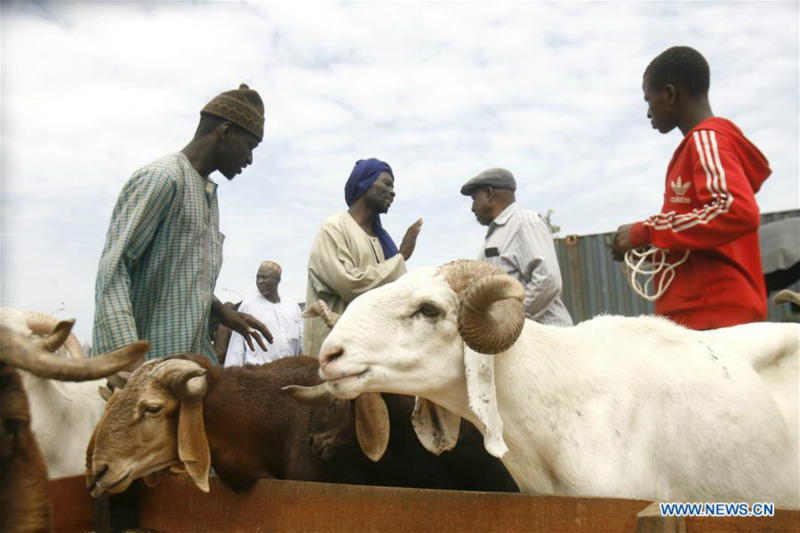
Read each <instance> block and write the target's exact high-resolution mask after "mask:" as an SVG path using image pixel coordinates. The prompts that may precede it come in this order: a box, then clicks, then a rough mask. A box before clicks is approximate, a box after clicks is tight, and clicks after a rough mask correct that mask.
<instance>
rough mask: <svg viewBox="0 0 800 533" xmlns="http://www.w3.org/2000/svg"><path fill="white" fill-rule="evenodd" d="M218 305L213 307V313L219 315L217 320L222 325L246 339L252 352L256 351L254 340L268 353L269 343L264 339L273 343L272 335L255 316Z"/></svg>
mask: <svg viewBox="0 0 800 533" xmlns="http://www.w3.org/2000/svg"><path fill="white" fill-rule="evenodd" d="M216 303H217V302H215V305H213V306H212V311H213V312H214V314H216V315H217V318H219V322H220V324H222V325H223V326H227V327H229V328H231V329H232V330H233V331H235V332H236V333H238V334H239V335H241V336H242V337H244V341H245V342H246V343H247V347H248V348H250V349H251V350H255V345H254V344H253V340H255V342H256V343H257V344H258V345H259V346H260V347H261V349H262V350H264V351H265V352H266V351H267V343H265V342H264V339H267V342H269V343H272V333H270V331H269V329H268V328H267V326H265V325H264V324H263V323H262V322H261V321H260V320H258V319H257V318H256V317H254V316H253V315H248V314H247V313H240V312H239V311H236V310H234V309H230V308H228V307H225V306H224V305H222V304H219V305H216ZM259 333H260V335H259Z"/></svg>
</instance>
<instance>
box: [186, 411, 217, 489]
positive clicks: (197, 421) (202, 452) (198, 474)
mask: <svg viewBox="0 0 800 533" xmlns="http://www.w3.org/2000/svg"><path fill="white" fill-rule="evenodd" d="M178 458H179V459H180V461H181V463H183V466H184V467H185V468H186V472H187V473H188V474H189V475H190V476H191V478H192V481H194V482H195V485H197V487H198V488H199V489H200V490H202V491H203V492H208V490H209V488H208V471H209V470H210V468H211V451H210V450H209V448H208V437H206V426H205V422H203V402H202V400H194V401H186V402H181V413H180V416H179V418H178Z"/></svg>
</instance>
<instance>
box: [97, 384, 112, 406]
mask: <svg viewBox="0 0 800 533" xmlns="http://www.w3.org/2000/svg"><path fill="white" fill-rule="evenodd" d="M97 392H99V393H100V397H101V398H102V399H103V400H104V401H106V402H107V401H108V400H109V399H110V398H111V396H112V395H113V394H114V393H113V392H112V391H111V389H109V388H108V387H103V386H102V385H100V386H99V387H97Z"/></svg>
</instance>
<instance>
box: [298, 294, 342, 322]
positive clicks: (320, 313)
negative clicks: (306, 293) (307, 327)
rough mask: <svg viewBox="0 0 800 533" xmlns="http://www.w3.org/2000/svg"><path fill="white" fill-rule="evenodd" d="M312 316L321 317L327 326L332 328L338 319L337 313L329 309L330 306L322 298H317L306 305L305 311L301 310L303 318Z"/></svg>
mask: <svg viewBox="0 0 800 533" xmlns="http://www.w3.org/2000/svg"><path fill="white" fill-rule="evenodd" d="M314 317H319V318H321V319H322V321H323V322H325V324H326V325H327V326H328V327H329V328H333V326H335V325H336V322H338V320H339V314H338V313H334V312H333V311H331V308H330V307H328V304H326V303H325V302H324V301H322V300H317V301H316V302H314V303H313V304H311V305H310V306H308V307H306V310H305V312H303V318H314Z"/></svg>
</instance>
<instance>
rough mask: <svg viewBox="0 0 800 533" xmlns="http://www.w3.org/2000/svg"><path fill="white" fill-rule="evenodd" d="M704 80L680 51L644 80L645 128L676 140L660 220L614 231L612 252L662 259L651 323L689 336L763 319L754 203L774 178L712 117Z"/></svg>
mask: <svg viewBox="0 0 800 533" xmlns="http://www.w3.org/2000/svg"><path fill="white" fill-rule="evenodd" d="M709 78H710V75H709V68H708V63H707V62H706V60H705V59H704V58H703V56H702V55H700V53H699V52H697V51H696V50H693V49H692V48H689V47H686V46H675V47H672V48H669V49H667V50H666V51H664V52H662V53H661V54H660V55H659V56H658V57H656V58H655V59H653V61H652V62H651V63H650V65H648V67H647V69H646V70H645V72H644V80H643V83H642V89H643V91H644V100H645V101H646V102H647V103H648V109H647V117H648V118H649V119H650V123H651V124H652V126H653V128H655V129H657V130H658V131H659V132H660V133H669V132H670V131H672V130H673V129H675V128H676V127H677V128H678V129H680V130H681V133H683V135H684V138H683V141H681V144H680V145H679V146H678V149H677V150H675V154H674V155H673V156H672V160H671V161H670V163H669V167H668V168H667V179H666V193H665V194H664V205H663V207H662V208H661V213H659V214H657V215H655V216H652V217H650V218H648V219H647V220H644V221H641V222H636V223H633V224H626V225H623V226H620V227H619V229H618V230H617V233H616V235H615V236H614V242H613V245H612V251H613V254H614V258H615V259H616V260H621V259H622V258H623V255H624V254H625V252H627V251H629V250H631V249H638V248H650V247H656V248H661V249H664V250H669V252H668V253H667V256H666V259H667V262H668V263H671V264H673V265H675V269H674V274H675V275H674V278H673V279H672V282H671V284H669V285H668V287H667V289H666V291H665V292H664V293H663V294H662V295H661V296H660V297H659V298H658V299H657V300H656V304H655V305H656V314H658V315H663V316H666V317H668V318H670V319H672V320H674V321H675V322H678V323H679V324H683V325H684V326H687V327H689V328H692V329H714V328H721V327H726V326H733V325H736V324H743V323H746V322H755V321H761V320H764V319H765V318H766V314H767V301H766V288H765V285H764V275H763V272H762V269H761V252H760V248H759V244H758V226H759V222H760V215H759V210H758V204H756V199H755V193H756V192H758V190H759V188H760V187H761V184H762V183H764V180H766V179H767V177H768V176H769V175H770V174H771V172H772V171H771V170H770V168H769V163H768V162H767V160H766V158H765V157H764V156H763V155H762V154H761V152H760V151H759V150H758V148H756V147H755V145H753V144H752V143H751V142H750V141H749V140H747V138H746V137H745V136H744V135H743V134H742V132H741V130H739V128H738V127H736V125H734V124H733V123H732V122H731V121H729V120H726V119H724V118H717V117H714V115H713V113H712V112H711V106H710V104H709V102H708V87H709ZM687 251H688V255H686V254H687ZM684 255H686V260H685V261H684V262H681V259H682V258H683V257H684ZM657 276H658V275H657ZM656 281H658V279H657V280H656Z"/></svg>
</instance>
